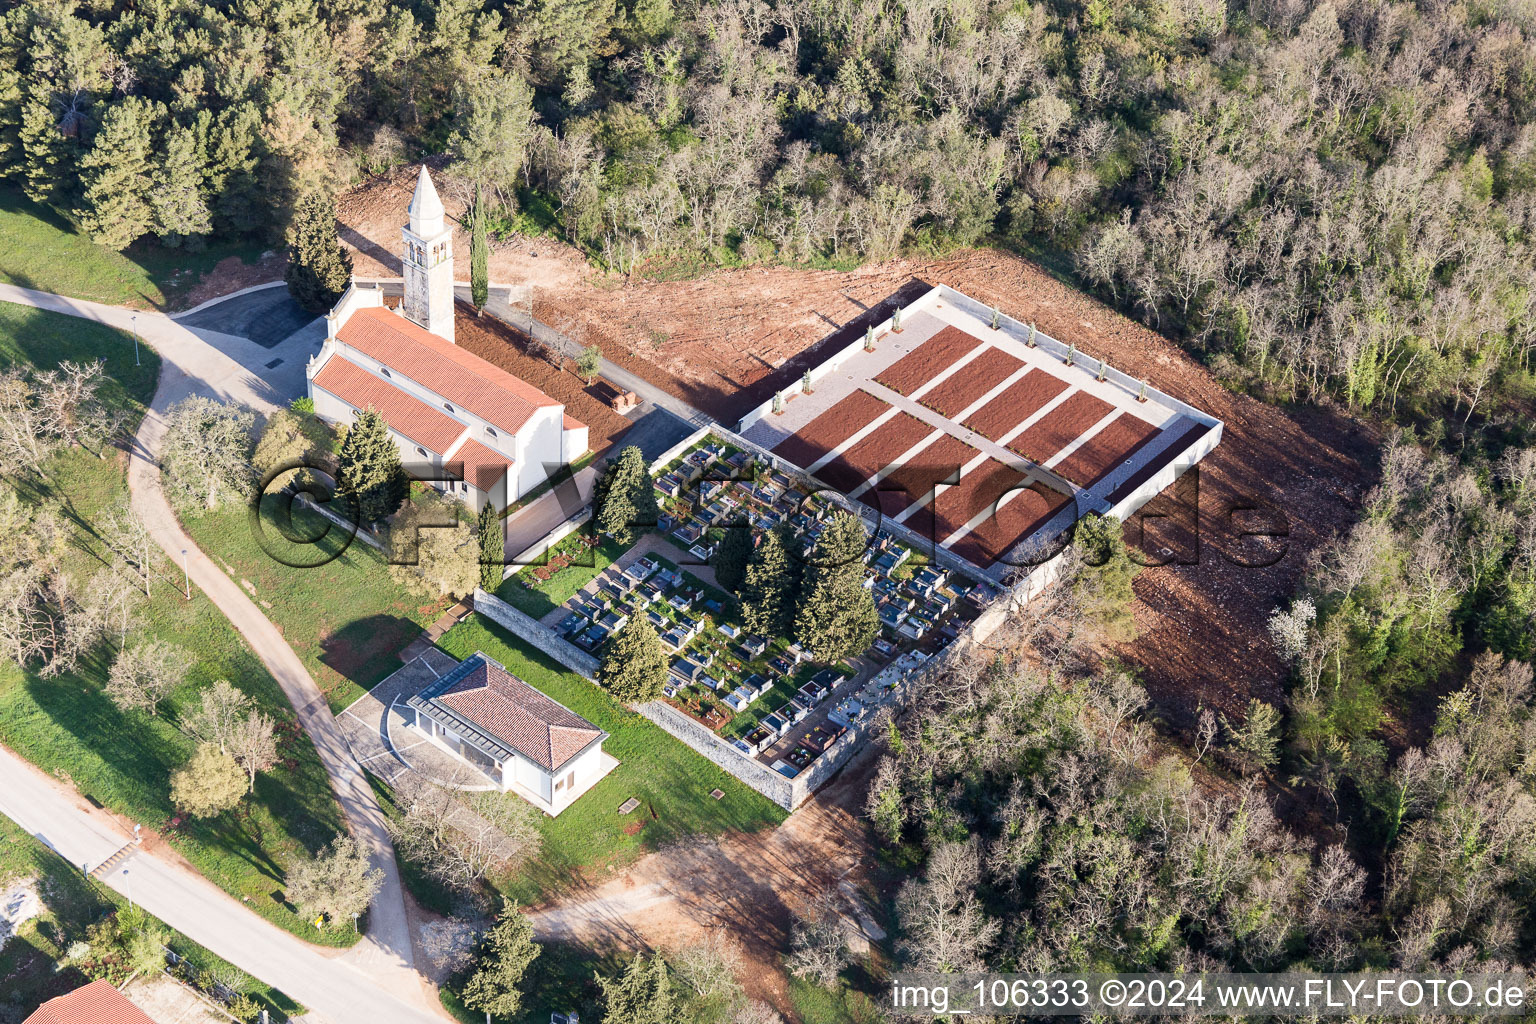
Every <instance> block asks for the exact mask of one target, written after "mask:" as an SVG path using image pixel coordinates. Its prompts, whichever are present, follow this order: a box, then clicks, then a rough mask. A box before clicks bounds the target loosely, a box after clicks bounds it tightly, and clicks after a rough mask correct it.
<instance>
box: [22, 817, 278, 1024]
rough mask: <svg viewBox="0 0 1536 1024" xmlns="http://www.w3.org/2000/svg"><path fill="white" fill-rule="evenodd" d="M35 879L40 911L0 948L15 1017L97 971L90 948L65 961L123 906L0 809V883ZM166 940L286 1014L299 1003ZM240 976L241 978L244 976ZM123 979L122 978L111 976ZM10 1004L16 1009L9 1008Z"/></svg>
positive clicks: (177, 940)
mask: <svg viewBox="0 0 1536 1024" xmlns="http://www.w3.org/2000/svg"><path fill="white" fill-rule="evenodd" d="M27 878H31V879H35V880H36V882H37V891H38V895H39V897H40V899H41V901H42V904H43V913H41V914H39V915H38V916H37V917H34V918H32V919H31V920H29V921H28V922H26V923H25V924H23V925H22V926H21V929H20V930H19V931H18V933H17V934H16V935H15V936H13V937H12V938H11V939H10V940H9V941H8V942H7V943H6V944H5V948H4V950H0V1001H3V1003H4V1004H5V1005H4V1007H3V1008H0V1019H4V1020H12V1019H14V1020H20V1019H22V1017H24V1016H25V1015H26V1014H28V1013H29V1012H31V1011H32V1010H33V1009H35V1008H36V1007H37V1005H38V1004H39V1003H42V1002H45V1001H47V1000H49V999H52V998H54V997H55V996H60V995H63V994H64V993H66V992H69V991H71V990H73V989H75V988H78V987H79V986H81V985H84V984H85V983H86V982H88V981H92V980H94V979H95V977H96V976H98V975H99V974H100V967H99V966H98V965H96V964H93V963H92V962H91V959H90V957H89V956H86V957H82V958H80V959H79V960H78V961H69V962H66V959H67V957H66V954H67V952H68V950H69V948H70V946H71V945H72V944H73V943H75V942H82V941H85V939H86V931H87V929H88V928H89V927H90V925H91V924H93V923H94V922H96V921H99V920H102V919H103V918H105V917H107V916H108V915H109V914H111V913H113V912H114V911H117V910H121V909H122V907H123V905H124V900H123V898H122V897H121V896H119V895H118V894H117V893H115V892H113V891H112V890H111V889H108V888H107V887H106V886H103V885H101V884H99V883H97V882H95V881H93V880H91V879H89V878H87V877H85V876H84V875H82V874H81V873H80V872H79V871H77V870H75V868H74V867H73V866H72V865H71V864H69V863H68V862H66V861H65V860H64V859H63V858H62V857H60V856H59V855H58V854H56V853H54V852H53V851H51V850H49V849H48V848H47V847H46V846H44V845H43V844H42V843H41V842H39V841H38V840H36V839H34V838H32V837H31V836H29V835H27V834H26V833H25V832H23V831H22V830H21V829H20V828H18V827H17V825H16V823H15V822H13V821H11V820H10V819H9V818H6V817H3V816H0V889H3V888H6V887H8V886H9V885H10V884H11V883H12V882H14V881H19V880H21V879H27ZM170 946H171V948H172V949H173V950H175V951H176V952H177V953H179V954H180V955H182V956H184V957H186V958H187V959H188V960H190V961H191V962H192V963H193V964H195V965H197V966H198V967H200V968H201V969H203V970H205V971H209V972H211V973H213V974H214V975H215V976H217V977H218V978H219V979H220V980H221V981H224V982H225V983H226V984H231V985H232V987H234V988H236V989H237V990H238V991H241V992H244V993H246V994H247V995H250V996H251V997H252V998H254V999H256V1000H257V1001H258V1002H260V1003H262V1004H264V1005H266V1006H267V1007H268V1008H270V1009H271V1010H274V1011H277V1012H279V1013H281V1014H283V1015H284V1016H289V1017H291V1016H295V1015H297V1014H299V1013H301V1012H302V1011H303V1007H301V1006H299V1005H298V1004H297V1003H295V1002H293V1001H292V1000H291V999H289V998H288V997H287V996H285V995H283V994H282V993H281V992H278V991H277V990H275V989H273V988H270V987H268V986H266V985H263V984H262V983H261V982H259V981H256V980H254V979H252V978H249V977H248V976H245V975H244V974H243V973H242V972H240V971H239V970H238V969H236V968H234V967H233V966H232V965H230V964H228V963H227V962H225V961H224V960H221V959H219V958H218V957H216V956H214V955H213V954H212V953H210V952H208V950H206V949H204V948H203V947H201V946H199V945H197V943H195V942H193V941H192V940H190V939H188V938H186V937H185V936H182V935H180V934H178V933H172V939H171V942H170ZM242 979H243V980H242ZM113 980H114V981H115V982H119V983H120V982H121V980H122V979H121V978H114V979H113ZM12 1012H14V1013H15V1014H16V1016H14V1017H11V1016H6V1014H9V1013H12Z"/></svg>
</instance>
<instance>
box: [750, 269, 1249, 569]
mask: <svg viewBox="0 0 1536 1024" xmlns="http://www.w3.org/2000/svg"><path fill="white" fill-rule="evenodd" d="M807 384H808V387H807V386H806V385H807ZM1221 429H1222V425H1221V422H1220V421H1219V420H1217V419H1215V418H1214V417H1211V416H1209V415H1207V414H1205V413H1203V412H1200V411H1199V410H1197V409H1194V408H1193V407H1191V406H1189V405H1186V404H1185V403H1183V402H1180V401H1178V400H1177V399H1174V398H1172V397H1170V396H1168V395H1166V394H1163V393H1162V392H1160V391H1158V390H1157V389H1155V388H1153V387H1151V386H1149V385H1148V384H1146V383H1145V382H1144V381H1139V380H1135V379H1133V378H1130V377H1128V376H1126V375H1125V374H1123V373H1120V372H1119V371H1117V370H1115V369H1114V368H1113V367H1110V366H1107V365H1104V364H1102V363H1100V362H1099V360H1097V359H1095V358H1093V357H1092V356H1091V355H1089V354H1087V353H1083V352H1079V351H1077V349H1076V348H1075V346H1073V345H1071V344H1070V343H1063V342H1060V341H1057V340H1056V339H1054V338H1050V337H1047V336H1046V335H1044V334H1041V333H1040V332H1038V331H1036V330H1035V329H1034V328H1033V327H1031V326H1029V325H1026V324H1021V323H1019V322H1017V321H1015V320H1012V319H1011V318H1009V317H1007V316H1004V315H1002V314H1001V312H999V311H996V310H993V309H989V308H988V307H986V306H984V305H982V304H981V303H978V302H976V301H975V300H973V299H970V298H968V297H967V296H965V295H962V294H961V293H959V292H957V291H955V290H954V289H951V288H946V287H944V286H942V285H941V286H939V287H936V288H933V289H932V290H930V291H929V292H928V293H927V294H925V295H924V296H923V297H922V298H920V299H918V300H917V301H916V302H914V303H913V304H912V305H910V306H907V307H906V308H905V309H903V310H902V311H901V313H900V315H899V317H898V318H895V319H894V320H893V321H887V322H886V323H885V324H883V325H880V326H878V327H876V328H873V329H872V330H871V331H870V333H869V334H868V335H867V336H866V337H865V338H864V339H861V340H860V341H858V342H856V343H854V344H852V345H850V346H848V347H847V348H845V349H843V350H842V351H840V352H834V353H832V354H831V355H830V356H829V358H828V359H827V360H826V361H825V362H824V363H822V364H821V365H820V366H819V367H817V368H815V369H813V370H812V371H811V372H810V373H809V375H808V381H807V382H805V383H803V384H801V385H797V386H795V387H792V388H790V389H788V390H786V391H784V392H782V393H780V394H779V395H776V396H775V397H774V398H773V399H771V400H770V401H768V402H766V403H764V404H763V405H762V406H760V407H759V408H757V409H754V410H752V411H751V412H750V413H748V415H747V416H745V417H744V418H743V419H742V421H741V423H740V425H739V427H738V431H739V432H740V433H741V434H742V435H743V436H744V437H745V438H747V439H748V440H750V441H752V442H754V443H755V444H757V445H761V446H762V447H763V448H766V449H769V450H771V451H772V452H773V454H774V455H775V456H778V457H780V458H783V459H784V460H785V461H786V462H789V463H792V464H794V465H795V466H798V467H799V468H801V469H803V470H805V471H807V472H809V473H810V474H811V475H813V476H814V477H815V478H816V479H817V480H819V481H821V482H822V483H824V484H825V485H826V486H828V487H830V488H832V489H833V490H836V491H839V492H841V493H843V494H846V495H847V496H848V497H850V498H852V499H854V500H855V501H858V502H861V503H862V504H863V505H864V506H866V507H867V508H868V509H869V510H870V511H871V512H872V513H878V515H879V518H880V519H881V521H882V523H883V524H886V525H894V526H896V527H899V528H901V532H902V533H903V534H906V535H908V536H915V537H916V538H918V539H920V540H921V541H922V542H924V546H925V547H927V548H929V549H935V548H936V549H938V550H942V551H947V552H948V553H950V554H951V555H954V556H955V557H957V558H960V559H963V560H964V561H966V562H969V563H971V564H972V565H974V566H976V567H977V568H978V569H980V570H982V571H983V573H984V574H985V575H986V576H988V577H989V578H992V579H994V580H1000V579H1001V578H1002V577H1003V575H1004V574H1005V573H1006V572H1007V570H1009V569H1011V568H1014V567H1018V568H1027V567H1028V566H1030V565H1033V564H1035V563H1037V562H1038V561H1039V560H1040V554H1041V553H1042V552H1044V551H1047V550H1049V549H1050V548H1051V547H1052V545H1053V542H1054V541H1055V540H1056V539H1057V538H1058V537H1059V536H1060V535H1061V534H1062V532H1063V531H1065V530H1066V529H1067V528H1068V527H1070V526H1071V525H1072V524H1073V523H1074V522H1076V520H1077V519H1078V518H1079V517H1081V516H1083V515H1085V514H1087V513H1089V512H1098V513H1101V514H1107V515H1114V516H1116V517H1117V518H1119V519H1122V520H1123V519H1125V518H1127V517H1128V516H1129V515H1130V514H1131V513H1133V512H1135V511H1136V509H1138V508H1139V507H1140V506H1141V505H1142V504H1144V503H1145V502H1146V501H1147V500H1148V499H1150V498H1151V497H1152V496H1153V495H1155V494H1157V493H1158V492H1159V491H1161V490H1163V489H1164V488H1166V487H1167V486H1168V485H1169V484H1171V483H1172V482H1173V481H1174V479H1176V478H1177V477H1178V475H1179V474H1180V473H1182V472H1184V471H1185V470H1187V469H1188V468H1189V467H1190V466H1193V465H1194V464H1195V463H1196V462H1198V461H1199V460H1200V459H1201V458H1203V457H1204V456H1205V455H1206V454H1207V453H1208V452H1209V451H1210V450H1211V449H1212V448H1214V447H1215V446H1216V445H1217V443H1219V442H1220V440H1221Z"/></svg>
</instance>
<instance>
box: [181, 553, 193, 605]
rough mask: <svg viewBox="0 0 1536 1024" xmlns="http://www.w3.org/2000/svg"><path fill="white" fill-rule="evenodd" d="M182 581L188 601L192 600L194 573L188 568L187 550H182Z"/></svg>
mask: <svg viewBox="0 0 1536 1024" xmlns="http://www.w3.org/2000/svg"><path fill="white" fill-rule="evenodd" d="M181 579H182V585H183V586H184V587H185V589H186V593H187V600H188V601H190V600H192V572H191V570H190V569H188V568H187V549H186V548H182V549H181Z"/></svg>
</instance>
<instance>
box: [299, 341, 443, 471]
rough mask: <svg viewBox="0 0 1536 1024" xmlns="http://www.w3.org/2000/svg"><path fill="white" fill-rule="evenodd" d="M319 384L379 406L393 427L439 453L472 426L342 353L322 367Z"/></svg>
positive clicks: (361, 404) (352, 400) (356, 403)
mask: <svg viewBox="0 0 1536 1024" xmlns="http://www.w3.org/2000/svg"><path fill="white" fill-rule="evenodd" d="M315 386H316V387H318V388H323V389H324V390H326V391H329V392H330V393H331V394H333V395H335V396H336V397H337V398H339V399H341V400H342V401H343V402H346V403H347V404H348V405H350V406H353V407H354V408H357V409H376V410H378V412H379V415H381V416H383V417H384V422H385V423H387V424H389V426H390V428H391V429H392V430H394V431H395V432H397V433H400V434H404V435H405V436H406V437H408V438H410V439H411V440H412V441H414V442H416V443H417V444H419V445H421V446H422V447H423V448H426V449H427V450H428V451H431V452H433V453H434V454H437V455H443V454H445V453H446V452H447V451H448V450H449V449H450V448H452V447H453V443H454V442H455V441H457V440H458V439H459V437H460V435H462V434H463V433H464V431H466V430H467V429H469V428H468V427H466V426H465V425H464V424H462V423H460V422H458V421H457V420H455V419H453V418H451V417H450V416H449V415H448V414H447V413H445V412H439V411H438V410H436V409H434V408H432V407H431V406H430V405H428V404H427V403H425V402H423V401H421V400H420V399H418V398H413V397H412V396H411V395H409V394H407V393H406V392H405V391H402V390H401V389H400V388H397V387H395V386H394V385H393V384H391V383H390V382H389V381H387V380H384V379H383V378H382V377H378V376H375V375H374V374H371V373H369V372H368V371H367V370H365V369H363V368H362V367H361V366H358V365H357V364H356V363H354V362H352V361H351V360H349V359H346V358H343V357H342V356H340V355H333V356H331V358H329V359H327V360H326V361H325V365H324V366H322V367H320V372H319V373H317V374H315Z"/></svg>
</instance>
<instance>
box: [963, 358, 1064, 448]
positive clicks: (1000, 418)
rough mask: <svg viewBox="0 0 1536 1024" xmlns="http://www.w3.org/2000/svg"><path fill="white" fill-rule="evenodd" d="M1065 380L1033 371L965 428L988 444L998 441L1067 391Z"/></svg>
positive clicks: (1043, 372) (984, 409) (999, 396)
mask: <svg viewBox="0 0 1536 1024" xmlns="http://www.w3.org/2000/svg"><path fill="white" fill-rule="evenodd" d="M1068 386H1069V385H1068V384H1067V382H1066V381H1064V380H1062V379H1061V378H1060V377H1057V376H1056V375H1055V374H1051V373H1046V372H1045V371H1044V370H1040V369H1032V370H1030V371H1029V372H1028V373H1026V374H1025V375H1024V376H1022V377H1020V378H1019V379H1018V380H1016V381H1014V382H1013V383H1012V384H1010V385H1008V387H1007V388H1006V389H1005V390H1004V391H1003V393H1002V394H1000V395H998V396H997V397H996V398H994V399H992V401H990V402H988V403H987V404H986V405H984V406H982V407H981V408H980V409H977V410H976V411H975V412H974V413H972V414H971V418H970V419H968V420H966V421H965V426H966V427H968V428H970V429H971V430H974V431H976V433H978V434H980V435H981V436H982V437H985V438H986V439H987V440H989V441H996V440H997V439H998V438H1000V437H1003V436H1005V435H1006V434H1007V433H1008V431H1010V430H1012V429H1013V428H1014V427H1016V426H1018V425H1019V424H1020V423H1023V422H1024V421H1025V420H1027V419H1029V418H1030V417H1031V416H1033V415H1034V414H1035V413H1037V412H1039V411H1040V410H1041V409H1043V408H1044V407H1045V404H1046V403H1047V402H1049V401H1050V400H1051V399H1053V398H1055V397H1056V396H1057V395H1059V394H1061V393H1062V392H1063V391H1065V390H1067V388H1068Z"/></svg>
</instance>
